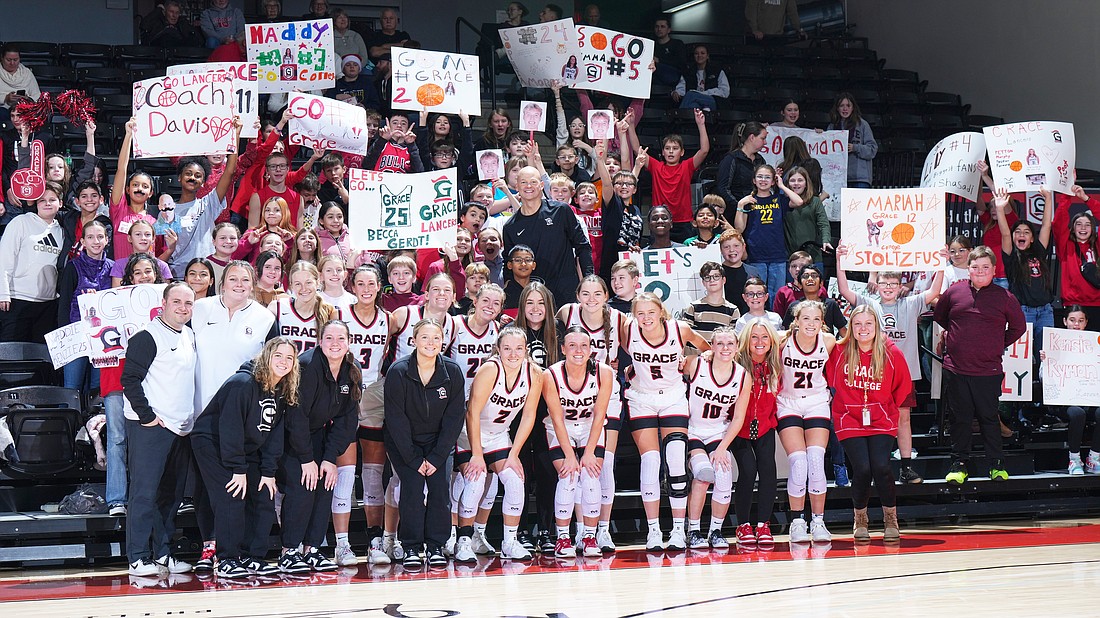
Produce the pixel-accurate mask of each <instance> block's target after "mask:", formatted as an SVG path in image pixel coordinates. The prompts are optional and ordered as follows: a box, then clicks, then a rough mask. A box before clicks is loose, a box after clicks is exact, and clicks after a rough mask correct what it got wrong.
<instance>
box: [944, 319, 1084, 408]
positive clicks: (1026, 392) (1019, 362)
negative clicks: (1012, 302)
mask: <svg viewBox="0 0 1100 618" xmlns="http://www.w3.org/2000/svg"><path fill="white" fill-rule="evenodd" d="M1046 331H1047V329H1046V328H1044V329H1043V336H1044V337H1045V336H1046ZM945 336H946V332H945V331H944V330H943V328H942V327H941V326H940V325H939V324H935V323H933V324H932V349H933V350H941V349H942V346H943V341H944V337H945ZM988 336H994V334H993V333H988ZM1032 336H1033V334H1032V325H1031V324H1028V325H1027V332H1025V333H1024V334H1022V335H1020V338H1019V339H1017V340H1016V342H1015V343H1013V344H1012V345H1010V346H1009V347H1008V348H1007V349H1006V350H1005V352H1004V354H1003V355H1002V356H1001V366H1002V367H1003V368H1004V372H1005V375H1004V379H1003V380H1002V381H1001V396H1000V400H1001V401H1031V400H1032V384H1031V382H1032V373H1031V372H1032V365H1031V359H1032V352H1031V350H1032ZM1095 336H1096V333H1093V338H1094V339H1095ZM1001 337H1002V338H1003V337H1004V335H1001ZM930 382H931V387H932V393H931V396H932V399H939V398H940V393H941V392H942V391H943V365H942V364H941V363H940V362H939V361H938V360H936V359H935V358H933V359H932V376H931V380H930Z"/></svg>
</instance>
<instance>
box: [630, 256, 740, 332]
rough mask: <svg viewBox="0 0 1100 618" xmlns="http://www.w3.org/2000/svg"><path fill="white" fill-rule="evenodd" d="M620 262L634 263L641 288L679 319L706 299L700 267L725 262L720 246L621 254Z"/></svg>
mask: <svg viewBox="0 0 1100 618" xmlns="http://www.w3.org/2000/svg"><path fill="white" fill-rule="evenodd" d="M619 258H620V259H624V260H634V262H635V263H636V264H637V265H638V270H639V271H640V276H639V278H638V284H639V285H640V286H641V289H642V291H644V292H653V293H655V294H657V296H659V297H661V302H662V303H664V306H665V308H666V309H668V311H669V313H671V314H672V315H673V316H674V317H679V316H680V315H681V314H682V313H683V311H684V309H685V308H686V307H687V306H688V305H690V304H691V303H693V302H695V301H696V300H698V299H699V298H701V297H702V296H705V295H706V293H707V292H706V290H705V289H704V288H703V280H702V279H700V278H699V267H700V266H702V265H703V264H704V263H705V262H718V263H721V262H722V251H721V250H720V249H719V247H718V245H708V246H706V247H704V248H702V249H700V248H698V247H673V248H671V249H646V250H645V251H641V252H630V251H621V252H620V253H619Z"/></svg>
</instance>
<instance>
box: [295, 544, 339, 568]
mask: <svg viewBox="0 0 1100 618" xmlns="http://www.w3.org/2000/svg"><path fill="white" fill-rule="evenodd" d="M302 560H304V561H305V563H306V564H308V565H309V568H310V570H313V571H317V572H320V573H324V572H326V571H335V570H336V569H337V568H338V567H337V566H336V563H335V562H333V561H331V560H329V559H328V558H326V557H325V555H324V554H322V553H321V552H319V551H317V550H316V549H314V550H313V551H311V552H309V553H308V554H306V555H304V556H302Z"/></svg>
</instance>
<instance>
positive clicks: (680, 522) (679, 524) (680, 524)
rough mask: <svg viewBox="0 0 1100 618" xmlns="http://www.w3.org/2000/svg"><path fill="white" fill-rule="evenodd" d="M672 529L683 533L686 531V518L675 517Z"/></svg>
mask: <svg viewBox="0 0 1100 618" xmlns="http://www.w3.org/2000/svg"><path fill="white" fill-rule="evenodd" d="M672 529H673V530H681V531H682V530H683V529H684V518H683V517H673V518H672Z"/></svg>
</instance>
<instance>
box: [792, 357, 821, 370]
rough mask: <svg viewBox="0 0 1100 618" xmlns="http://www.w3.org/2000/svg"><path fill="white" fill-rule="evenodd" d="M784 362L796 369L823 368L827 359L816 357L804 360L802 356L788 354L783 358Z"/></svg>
mask: <svg viewBox="0 0 1100 618" xmlns="http://www.w3.org/2000/svg"><path fill="white" fill-rule="evenodd" d="M783 364H784V365H785V366H787V367H793V368H795V369H822V368H824V367H825V359H823V358H815V359H811V360H802V359H801V358H791V357H789V356H787V357H784V358H783Z"/></svg>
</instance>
